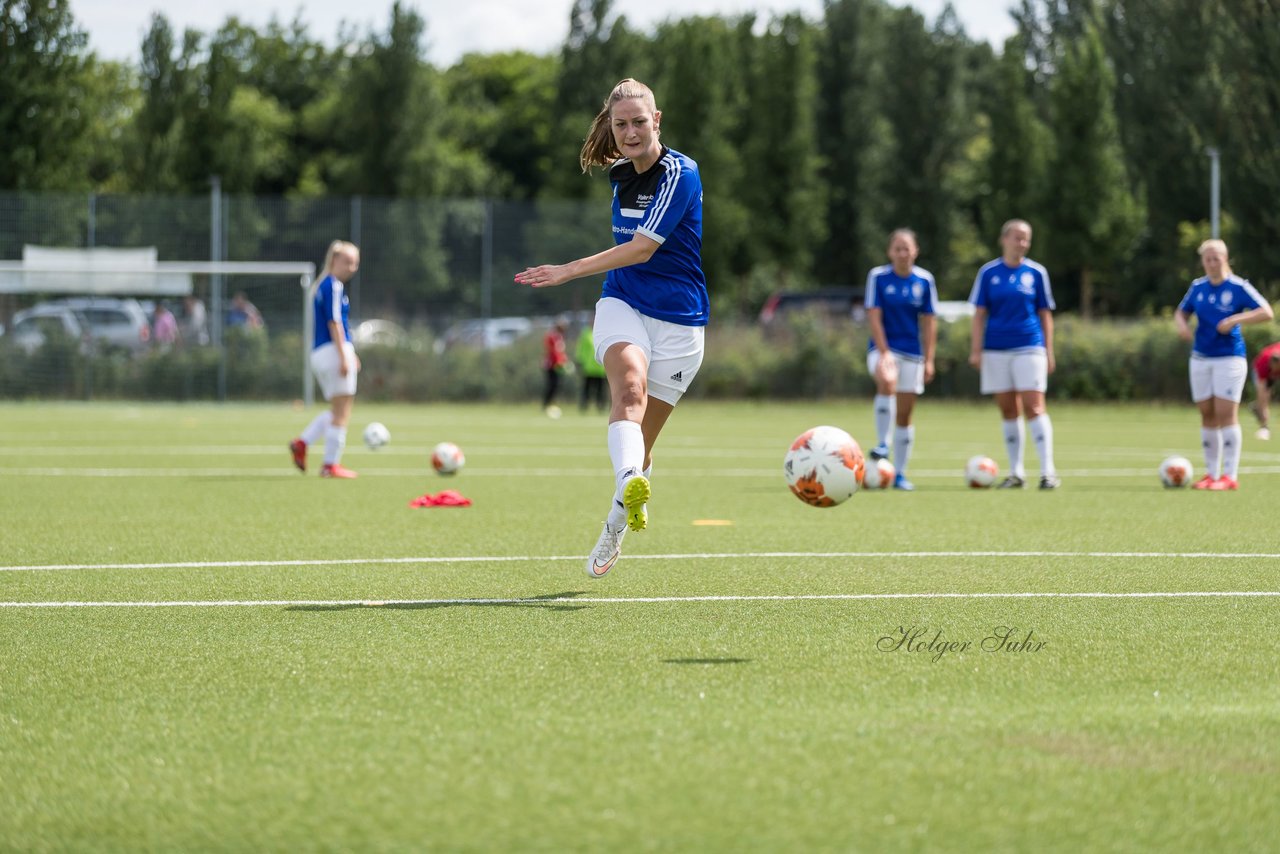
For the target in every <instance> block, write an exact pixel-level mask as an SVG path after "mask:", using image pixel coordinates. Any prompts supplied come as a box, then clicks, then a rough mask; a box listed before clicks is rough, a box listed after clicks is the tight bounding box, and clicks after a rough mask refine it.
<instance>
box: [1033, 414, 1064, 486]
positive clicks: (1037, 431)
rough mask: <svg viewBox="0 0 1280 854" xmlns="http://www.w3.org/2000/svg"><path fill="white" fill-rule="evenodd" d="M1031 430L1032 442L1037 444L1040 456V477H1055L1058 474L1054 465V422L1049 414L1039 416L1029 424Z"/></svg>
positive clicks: (1037, 451)
mask: <svg viewBox="0 0 1280 854" xmlns="http://www.w3.org/2000/svg"><path fill="white" fill-rule="evenodd" d="M1027 426H1028V427H1030V428H1031V441H1033V442H1035V443H1036V453H1037V454H1039V455H1040V476H1041V477H1053V476H1054V475H1056V474H1057V473H1058V471H1057V469H1056V468H1054V465H1053V422H1052V421H1050V420H1049V413H1047V412H1045V413H1042V414H1040V415H1037V416H1036V417H1035V418H1032V419H1031V420H1030V421H1028V422H1027Z"/></svg>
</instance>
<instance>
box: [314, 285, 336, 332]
mask: <svg viewBox="0 0 1280 854" xmlns="http://www.w3.org/2000/svg"><path fill="white" fill-rule="evenodd" d="M316 303H317V306H316V307H317V311H316V322H317V323H328V322H329V321H330V320H331V319H332V317H333V277H332V276H325V277H324V278H323V279H322V280H321V281H320V287H318V288H316Z"/></svg>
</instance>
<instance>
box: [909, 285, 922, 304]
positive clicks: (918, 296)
mask: <svg viewBox="0 0 1280 854" xmlns="http://www.w3.org/2000/svg"><path fill="white" fill-rule="evenodd" d="M911 296H912V297H913V298H914V299H915V302H916V304H917V305H918V304H919V303H920V301H921V300H923V299H924V285H922V284H921V283H919V282H916V283H915V284H914V285H912V286H911Z"/></svg>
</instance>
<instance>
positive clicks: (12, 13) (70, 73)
mask: <svg viewBox="0 0 1280 854" xmlns="http://www.w3.org/2000/svg"><path fill="white" fill-rule="evenodd" d="M85 42H86V36H85V33H84V32H83V31H82V30H80V29H78V28H77V26H76V22H75V18H74V17H73V15H72V14H71V3H70V2H69V0H3V2H0V140H2V142H0V188H4V189H18V190H36V189H57V190H71V189H82V188H85V187H86V186H87V185H88V170H87V163H88V160H89V155H90V151H89V148H88V146H89V135H88V129H89V124H90V121H91V116H90V112H89V111H88V110H86V108H85V107H86V105H85V96H86V91H85V89H86V83H87V78H86V72H85V65H86V62H87V59H86V56H85V54H84V48H85Z"/></svg>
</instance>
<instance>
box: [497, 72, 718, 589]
mask: <svg viewBox="0 0 1280 854" xmlns="http://www.w3.org/2000/svg"><path fill="white" fill-rule="evenodd" d="M661 123H662V113H661V111H659V110H658V109H657V106H656V104H655V101H654V97H653V92H652V91H651V90H650V89H649V87H648V86H646V85H644V84H643V83H640V82H638V81H635V80H632V79H630V78H628V79H626V80H623V81H621V82H620V83H618V85H616V86H614V87H613V91H612V92H610V93H609V97H608V98H606V99H605V102H604V106H603V108H602V109H601V110H600V112H599V114H597V115H596V117H595V120H594V121H593V122H592V124H591V130H590V131H589V132H588V134H587V140H586V142H585V143H584V144H583V146H582V153H581V155H580V156H579V162H580V164H581V166H582V170H583V171H584V172H588V171H590V169H591V167H593V166H607V167H609V181H610V183H611V184H612V185H613V238H614V244H615V245H614V246H613V247H612V248H609V249H606V250H605V251H603V252H599V253H597V254H595V255H591V256H589V257H586V258H579V259H578V260H576V261H570V262H569V263H567V264H546V265H542V266H538V267H530V268H528V269H526V270H524V271H523V272H520V273H518V274H516V277H515V281H516V282H517V283H518V284H523V285H530V286H531V287H535V288H545V287H551V286H553V285H560V284H564V283H565V282H568V281H570V280H572V279H577V278H581V277H583V276H594V275H598V274H600V273H604V274H605V280H604V290H603V293H602V294H601V298H600V301H599V302H598V303H596V319H595V324H594V328H593V334H594V336H595V347H596V357H597V358H598V359H599V360H600V361H601V362H602V363H604V368H605V374H606V376H607V377H608V379H609V392H610V395H611V397H612V409H611V410H610V414H609V427H608V440H609V459H610V461H611V462H612V463H613V471H614V483H615V490H614V495H613V503H612V504H611V505H610V508H609V516H608V518H607V519H606V520H605V523H604V530H603V531H602V532H601V533H600V538H599V539H598V540H597V542H596V546H595V548H594V549H593V550H592V552H591V555H590V556H589V557H588V558H587V563H586V571H587V575H588V576H590V577H592V578H600V577H601V576H603V575H604V574H605V573H607V572H608V571H609V570H610V569H611V568H612V567H613V565H614V564H615V563H616V562H617V560H618V556H619V554H621V549H622V538H623V535H624V534H625V533H626V532H627V530H628V529H630V530H632V531H640V530H643V529H644V528H645V526H646V525H647V524H648V515H647V507H646V502H648V500H649V496H650V491H651V488H650V483H649V481H650V477H651V476H652V462H653V446H654V443H655V442H657V439H658V433H659V432H660V431H661V430H662V427H663V425H664V424H666V421H667V418H668V417H670V415H671V412H672V410H673V409H674V407H675V405H676V403H677V402H678V401H679V400H680V397H681V395H683V394H684V393H685V390H686V389H688V388H689V385H690V384H691V383H692V382H693V378H694V377H695V376H696V375H697V373H698V368H699V367H700V366H701V365H702V349H703V331H704V328H705V327H706V324H707V318H708V314H709V301H708V298H707V282H706V277H705V276H704V275H703V273H702V179H701V178H700V177H699V175H698V164H697V163H695V162H693V161H692V160H691V159H689V158H688V157H686V156H685V155H683V154H681V153H680V152H678V151H675V150H673V149H670V148H668V147H667V146H665V145H663V144H662V142H661V141H660V140H659V130H660V127H661Z"/></svg>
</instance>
